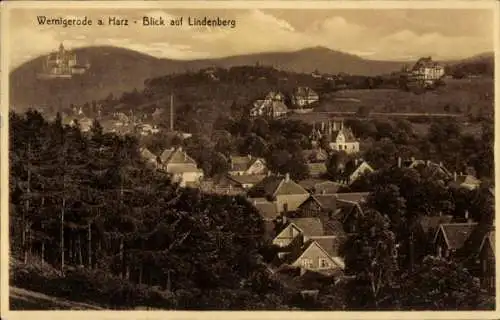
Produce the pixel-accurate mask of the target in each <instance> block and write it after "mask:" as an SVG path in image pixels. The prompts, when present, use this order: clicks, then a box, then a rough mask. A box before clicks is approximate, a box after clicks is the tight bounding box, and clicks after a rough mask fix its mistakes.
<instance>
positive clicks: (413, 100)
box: [317, 78, 494, 114]
mask: <svg viewBox="0 0 500 320" xmlns="http://www.w3.org/2000/svg"><path fill="white" fill-rule="evenodd" d="M445 83H446V85H445V86H443V87H440V88H438V89H436V90H434V91H428V92H425V93H423V94H415V93H412V92H406V91H402V90H397V89H373V90H370V89H364V90H341V91H337V92H335V93H331V94H328V95H325V96H323V97H322V102H321V105H320V107H319V108H318V109H317V111H336V112H339V111H341V112H346V111H347V112H357V111H358V110H359V108H360V107H361V106H363V107H366V108H367V110H369V111H370V112H391V113H401V112H405V113H406V112H409V113H472V114H478V113H479V112H491V111H492V110H493V103H494V82H493V79H491V78H474V79H459V80H457V79H446V80H445Z"/></svg>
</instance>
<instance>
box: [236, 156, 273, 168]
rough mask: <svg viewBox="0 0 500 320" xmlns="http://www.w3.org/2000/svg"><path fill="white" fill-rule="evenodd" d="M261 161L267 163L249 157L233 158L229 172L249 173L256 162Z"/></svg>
mask: <svg viewBox="0 0 500 320" xmlns="http://www.w3.org/2000/svg"><path fill="white" fill-rule="evenodd" d="M257 160H260V161H262V162H263V163H265V161H264V159H262V158H257V157H252V156H251V155H248V156H231V159H230V162H231V167H230V169H229V171H247V170H248V169H249V168H250V167H251V166H252V165H253V164H254V163H255V161H257Z"/></svg>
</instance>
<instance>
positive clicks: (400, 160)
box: [398, 157, 403, 168]
mask: <svg viewBox="0 0 500 320" xmlns="http://www.w3.org/2000/svg"><path fill="white" fill-rule="evenodd" d="M402 162H403V159H401V157H398V168H401V167H402Z"/></svg>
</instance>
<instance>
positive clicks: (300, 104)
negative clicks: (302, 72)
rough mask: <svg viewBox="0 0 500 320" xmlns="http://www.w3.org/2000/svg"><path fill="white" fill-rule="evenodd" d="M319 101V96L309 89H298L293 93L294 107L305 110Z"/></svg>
mask: <svg viewBox="0 0 500 320" xmlns="http://www.w3.org/2000/svg"><path fill="white" fill-rule="evenodd" d="M318 101H319V95H318V94H317V93H316V92H315V91H314V90H313V89H311V88H309V87H297V88H295V89H294V90H293V93H292V105H294V106H295V107H296V108H304V107H307V106H309V105H311V104H313V103H315V102H318Z"/></svg>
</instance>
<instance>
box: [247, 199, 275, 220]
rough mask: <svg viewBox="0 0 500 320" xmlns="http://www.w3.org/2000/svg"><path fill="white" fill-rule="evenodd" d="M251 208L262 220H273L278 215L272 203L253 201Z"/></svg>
mask: <svg viewBox="0 0 500 320" xmlns="http://www.w3.org/2000/svg"><path fill="white" fill-rule="evenodd" d="M253 206H254V207H255V208H256V209H257V211H258V212H259V214H260V216H261V217H262V219H264V220H273V219H275V218H276V217H277V216H278V215H279V213H278V208H277V206H276V204H275V203H273V202H268V201H265V202H264V201H261V202H260V201H255V202H254V203H253Z"/></svg>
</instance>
